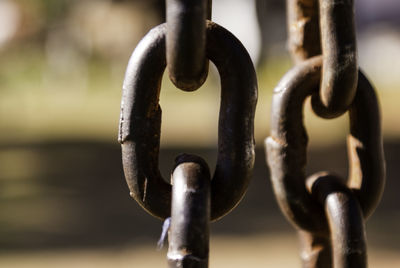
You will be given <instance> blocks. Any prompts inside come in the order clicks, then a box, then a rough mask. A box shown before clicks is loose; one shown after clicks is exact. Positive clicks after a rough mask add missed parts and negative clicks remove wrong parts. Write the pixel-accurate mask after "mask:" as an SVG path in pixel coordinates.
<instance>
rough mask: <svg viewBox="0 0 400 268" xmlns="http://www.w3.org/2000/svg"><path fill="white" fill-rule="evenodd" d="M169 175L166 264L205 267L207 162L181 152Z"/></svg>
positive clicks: (207, 234)
mask: <svg viewBox="0 0 400 268" xmlns="http://www.w3.org/2000/svg"><path fill="white" fill-rule="evenodd" d="M176 162H177V166H176V168H175V170H174V172H173V174H172V207H171V227H170V232H169V248H168V255H167V256H168V263H169V266H170V267H171V268H173V267H197V268H206V267H208V255H209V254H208V252H209V233H210V231H209V224H210V215H211V212H210V207H211V205H210V197H211V187H210V185H211V181H210V180H211V177H210V171H209V169H208V165H207V163H205V162H204V160H203V159H201V158H200V157H197V156H192V155H181V156H179V157H178V159H177V160H176Z"/></svg>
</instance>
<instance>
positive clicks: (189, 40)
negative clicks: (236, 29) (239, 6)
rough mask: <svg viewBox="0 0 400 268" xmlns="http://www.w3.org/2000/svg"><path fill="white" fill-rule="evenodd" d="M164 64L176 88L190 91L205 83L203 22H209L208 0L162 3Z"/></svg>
mask: <svg viewBox="0 0 400 268" xmlns="http://www.w3.org/2000/svg"><path fill="white" fill-rule="evenodd" d="M166 7H167V12H166V14H167V33H166V35H167V37H166V46H167V50H166V51H167V62H168V71H169V77H170V79H171V81H172V82H173V83H174V84H175V86H176V87H178V88H180V89H182V90H185V91H193V90H196V89H198V88H199V87H200V86H201V85H202V84H203V83H204V81H205V80H206V78H207V74H208V60H207V59H206V19H208V20H210V19H211V0H206V1H205V0H195V1H188V0H166Z"/></svg>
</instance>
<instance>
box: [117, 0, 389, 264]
mask: <svg viewBox="0 0 400 268" xmlns="http://www.w3.org/2000/svg"><path fill="white" fill-rule="evenodd" d="M353 5H354V3H353V0H341V1H338V0H287V8H288V25H289V49H290V52H291V55H292V57H293V60H294V61H295V62H296V65H295V66H294V67H293V68H292V69H291V70H290V71H289V72H288V73H286V74H285V76H284V77H283V78H282V79H281V81H280V82H279V84H278V86H277V87H276V88H275V90H274V96H273V99H272V113H271V116H272V118H271V126H270V127H271V134H270V136H269V137H268V138H267V139H266V142H265V143H266V153H267V162H268V165H269V168H270V171H271V180H272V184H273V189H274V192H275V196H276V198H277V201H278V203H279V205H280V208H281V210H282V211H283V213H284V215H285V216H286V217H287V218H288V220H289V221H290V222H291V223H292V224H293V225H294V226H295V228H296V229H297V230H298V233H299V237H300V240H301V245H302V248H301V251H302V253H301V256H302V261H303V266H304V267H309V268H318V267H336V268H338V267H366V266H367V249H366V237H365V221H366V219H367V218H368V217H369V216H370V215H371V214H372V213H373V211H374V210H375V208H376V206H377V204H378V203H379V200H380V198H381V195H382V191H383V187H384V180H385V163H384V157H383V147H382V136H381V123H380V110H379V104H378V101H377V97H376V95H375V91H374V89H373V87H372V85H371V84H370V82H369V81H368V79H367V78H366V77H365V75H364V74H363V73H362V71H360V70H359V68H358V65H357V50H356V41H355V40H356V38H355V27H354V8H353ZM166 8H167V12H166V13H167V23H166V24H161V25H159V26H157V27H155V28H154V29H152V30H151V31H150V32H149V33H148V34H147V35H146V36H145V37H144V38H143V39H142V41H141V42H140V43H139V44H138V46H137V47H136V49H135V50H134V52H133V54H132V56H131V58H130V61H129V64H128V67H127V70H126V74H125V80H124V85H123V95H122V103H121V117H120V128H119V142H120V143H121V146H122V159H123V167H124V173H125V178H126V181H127V184H128V187H129V189H130V194H131V196H132V197H133V198H134V199H135V200H136V201H137V202H138V203H139V205H140V206H142V207H143V208H144V209H145V210H146V211H147V212H148V213H150V214H151V215H153V216H155V217H157V218H160V219H167V218H169V217H170V230H169V250H168V263H169V267H199V268H205V267H208V254H209V253H208V252H209V224H210V222H211V221H215V220H218V219H220V218H222V217H223V216H224V215H226V214H227V213H229V212H230V211H231V210H232V209H233V208H234V207H235V206H236V205H237V204H238V203H239V202H240V200H241V199H242V198H243V196H244V194H245V192H246V189H247V187H248V184H249V181H250V178H251V176H252V170H253V166H254V135H253V129H254V126H253V125H254V112H255V105H256V102H257V80H256V75H255V70H254V67H253V64H252V62H251V60H250V57H249V55H248V53H247V51H246V49H245V48H244V47H243V45H242V44H241V43H240V41H239V40H237V39H236V38H235V37H234V36H233V35H232V34H231V33H230V32H228V31H227V30H225V29H224V28H222V27H221V26H219V25H217V24H215V23H213V22H211V21H210V19H211V0H197V1H187V0H166ZM207 19H208V20H207ZM208 60H211V61H212V62H213V63H214V64H215V65H216V67H217V69H218V72H219V74H220V78H221V105H220V113H219V125H218V160H217V164H216V168H215V173H214V175H213V176H212V178H211V175H210V171H209V167H208V165H207V163H206V162H205V161H204V160H203V159H202V158H200V157H198V156H194V155H187V154H182V155H180V156H178V157H177V158H176V165H175V167H174V169H173V173H172V178H171V183H169V182H167V181H166V180H165V179H164V178H163V177H162V176H161V173H160V171H159V168H158V155H159V150H160V129H161V108H160V106H159V95H160V90H161V80H162V76H163V73H164V70H165V68H167V69H168V71H169V76H170V79H171V81H172V82H173V83H174V84H175V85H176V86H177V87H178V88H180V89H182V90H184V91H194V90H196V89H198V88H199V87H200V86H201V85H202V84H203V83H204V81H205V80H206V78H207V75H208V66H209V62H208ZM308 97H311V103H312V108H313V111H314V112H315V113H316V114H317V115H318V116H320V117H323V118H328V119H329V118H336V117H338V116H340V115H342V114H344V113H346V112H347V113H348V115H349V121H350V134H349V136H348V143H347V149H348V153H349V166H350V172H349V178H348V179H347V181H346V182H344V180H343V179H342V178H340V177H339V176H337V175H335V174H334V173H331V172H326V171H323V172H318V173H315V174H313V175H311V176H309V177H306V175H305V168H306V163H307V161H306V159H307V153H306V152H307V143H308V137H307V131H306V128H305V126H304V122H303V106H304V102H305V100H306V99H307V98H308ZM168 222H169V221H168ZM166 226H168V224H166ZM160 244H162V239H161V242H160Z"/></svg>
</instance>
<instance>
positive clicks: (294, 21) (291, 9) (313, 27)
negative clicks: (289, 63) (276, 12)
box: [286, 0, 321, 63]
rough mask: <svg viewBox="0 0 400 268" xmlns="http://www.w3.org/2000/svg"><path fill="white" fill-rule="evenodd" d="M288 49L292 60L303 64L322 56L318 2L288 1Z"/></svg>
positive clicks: (306, 0)
mask: <svg viewBox="0 0 400 268" xmlns="http://www.w3.org/2000/svg"><path fill="white" fill-rule="evenodd" d="M286 8H287V16H288V17H287V21H288V33H289V38H288V47H289V52H290V54H291V56H292V59H293V60H294V61H295V62H296V63H299V62H302V61H304V60H306V59H308V58H311V57H314V56H318V55H320V54H321V35H320V31H319V10H318V1H317V0H287V1H286Z"/></svg>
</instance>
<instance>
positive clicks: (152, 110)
mask: <svg viewBox="0 0 400 268" xmlns="http://www.w3.org/2000/svg"><path fill="white" fill-rule="evenodd" d="M206 32H207V45H206V55H207V57H208V58H209V59H210V60H212V61H213V62H214V64H215V65H216V67H217V69H218V71H219V74H220V78H221V105H220V114H219V129H218V160H217V165H216V168H215V173H214V176H213V179H212V182H211V204H212V207H211V220H216V219H219V218H221V217H222V216H224V215H225V214H227V213H228V212H229V211H231V210H232V209H233V208H234V207H235V206H236V205H237V204H238V202H239V201H240V200H241V199H242V197H243V195H244V193H245V191H246V189H247V186H248V184H249V181H250V178H251V176H252V170H253V165H254V135H253V132H254V112H255V105H256V102H257V80H256V75H255V70H254V67H253V64H252V62H251V60H250V56H249V55H248V53H247V51H246V50H245V48H244V47H243V45H242V44H241V43H240V41H239V40H237V39H236V38H235V37H234V36H233V35H232V34H231V33H229V32H228V31H227V30H225V29H224V28H222V27H221V26H218V25H217V24H215V23H212V22H207V31H206ZM165 33H166V25H165V24H164V25H160V26H157V27H156V28H154V29H153V30H151V31H150V32H149V33H148V34H147V35H146V36H145V37H144V39H143V40H142V41H141V42H140V43H139V45H138V46H137V48H136V49H135V51H134V52H133V54H132V56H131V59H130V61H129V64H128V68H127V71H126V75H125V81H124V85H123V96H122V103H121V117H120V130H119V142H120V143H121V145H122V159H123V166H124V173H125V178H126V181H127V183H128V186H129V189H130V194H131V196H132V197H133V198H134V199H135V200H136V201H137V202H138V203H139V204H140V205H141V206H142V207H143V208H144V209H145V210H146V211H147V212H149V213H150V214H152V215H153V216H156V217H159V218H162V219H165V218H166V217H169V215H170V207H171V185H170V184H169V183H167V182H166V181H165V180H164V179H163V178H162V176H161V174H160V172H159V169H158V152H159V145H160V125H161V108H160V106H159V104H158V102H159V93H160V88H161V78H162V75H163V72H164V69H165V66H166V59H165Z"/></svg>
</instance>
